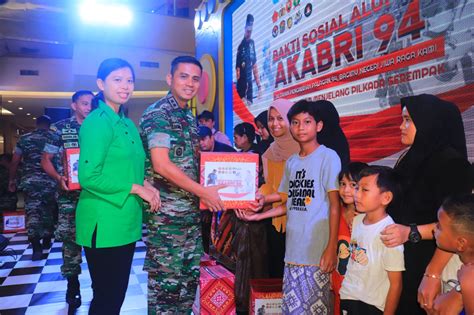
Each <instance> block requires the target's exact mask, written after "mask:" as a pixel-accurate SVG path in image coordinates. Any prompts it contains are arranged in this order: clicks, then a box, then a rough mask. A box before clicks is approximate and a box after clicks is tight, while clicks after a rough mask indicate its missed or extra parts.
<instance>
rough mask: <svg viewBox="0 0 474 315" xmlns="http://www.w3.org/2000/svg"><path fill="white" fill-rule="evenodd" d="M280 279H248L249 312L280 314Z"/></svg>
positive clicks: (257, 314)
mask: <svg viewBox="0 0 474 315" xmlns="http://www.w3.org/2000/svg"><path fill="white" fill-rule="evenodd" d="M282 286H283V282H282V279H252V280H250V303H249V314H250V315H253V314H255V315H260V314H274V315H276V314H282V312H281V303H282V297H283V293H282Z"/></svg>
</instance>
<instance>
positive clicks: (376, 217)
mask: <svg viewBox="0 0 474 315" xmlns="http://www.w3.org/2000/svg"><path fill="white" fill-rule="evenodd" d="M398 191H399V189H398V184H397V181H396V178H395V175H394V173H393V170H392V169H391V168H389V167H385V166H369V167H367V168H365V169H364V170H363V171H362V172H361V174H360V180H359V183H358V188H357V190H356V194H355V204H356V209H357V211H358V212H360V213H362V214H360V215H358V216H356V217H355V218H354V221H353V223H352V234H351V244H350V249H351V256H350V257H351V258H350V260H349V263H348V265H347V271H346V275H345V278H344V281H343V282H342V287H341V290H340V294H341V313H342V314H344V315H346V314H347V315H354V314H355V315H358V314H360V315H371V314H395V311H396V309H397V306H398V301H399V299H400V293H401V291H402V271H404V270H405V265H404V259H403V246H402V245H400V246H397V247H393V248H388V247H385V245H383V243H382V241H381V240H380V232H381V231H382V230H383V229H384V228H385V227H386V226H387V225H390V224H393V223H394V221H393V220H392V218H391V217H390V216H389V215H388V214H387V208H389V206H394V200H396V199H397V196H398Z"/></svg>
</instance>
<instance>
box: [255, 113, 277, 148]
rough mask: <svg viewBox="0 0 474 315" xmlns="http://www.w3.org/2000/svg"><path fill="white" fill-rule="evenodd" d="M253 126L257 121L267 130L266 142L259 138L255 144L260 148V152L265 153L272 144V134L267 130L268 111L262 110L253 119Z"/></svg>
mask: <svg viewBox="0 0 474 315" xmlns="http://www.w3.org/2000/svg"><path fill="white" fill-rule="evenodd" d="M253 121H254V123H255V125H257V121H258V122H260V123H261V124H262V125H263V127H264V128H265V129H267V132H268V135H269V138H268V139H267V140H263V139H262V137H261V136H259V137H257V144H258V145H259V146H260V147H261V148H262V152H265V151H266V150H267V149H268V147H269V146H270V144H271V143H272V142H273V137H272V134H271V133H270V129H268V110H264V111H263V112H261V113H260V114H258V115H257V117H255V119H254V120H253Z"/></svg>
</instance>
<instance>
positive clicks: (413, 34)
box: [225, 0, 474, 165]
mask: <svg viewBox="0 0 474 315" xmlns="http://www.w3.org/2000/svg"><path fill="white" fill-rule="evenodd" d="M473 12H474V0H452V1H424V0H423V1H422V0H411V1H407V0H395V1H390V0H366V1H362V0H356V1H327V0H320V1H311V0H248V1H235V2H234V3H232V4H231V5H230V8H229V13H228V14H226V16H225V17H226V19H230V21H231V23H229V21H226V24H225V25H229V24H230V25H232V30H228V29H227V28H226V29H225V33H226V34H227V33H228V32H231V33H232V40H231V46H232V47H231V50H232V51H231V52H230V51H228V50H230V46H226V51H225V56H227V59H226V68H225V70H226V71H232V82H231V83H232V84H226V87H227V90H226V93H230V94H232V103H233V111H234V121H233V123H234V125H235V124H237V123H239V122H241V121H248V122H253V117H255V116H256V115H258V114H259V113H260V112H262V111H263V110H266V109H267V108H268V106H269V104H270V103H271V102H272V101H273V100H274V99H278V98H286V99H291V100H295V101H297V100H299V99H303V98H304V99H311V100H329V101H331V102H333V103H334V104H335V106H336V108H337V110H338V112H339V114H340V116H341V122H342V124H343V129H344V131H345V133H346V135H347V136H348V138H349V143H350V146H351V157H352V160H362V161H366V162H373V161H380V160H383V159H387V158H388V159H389V160H390V162H389V163H387V164H388V165H393V162H394V159H396V157H397V156H398V155H399V154H400V151H401V150H402V149H403V148H402V146H401V144H400V131H399V129H398V126H399V124H400V123H401V118H400V113H401V111H400V107H399V104H400V98H402V97H405V96H410V95H417V94H422V93H428V94H434V95H438V96H439V97H442V98H444V99H446V100H448V101H452V102H454V103H456V104H457V105H458V106H459V107H460V109H461V111H462V112H463V119H464V123H465V128H466V136H467V142H468V144H469V143H473V142H474V136H473V135H474V131H473V130H472V129H473V128H471V126H472V125H473V118H474V112H473V109H472V105H473V100H474V86H473V82H474V73H473V65H472V56H473V54H474V40H473V36H474V35H473V34H474V32H473V31H474V16H473V14H474V13H473ZM226 78H229V76H228V77H226ZM361 140H362V141H361ZM380 140H381V141H382V142H381V143H380ZM377 143H378V145H379V146H377ZM361 144H365V145H364V146H361ZM369 145H370V147H368V146H369ZM468 150H469V158H470V160H471V161H473V160H474V148H473V147H472V146H469V148H468Z"/></svg>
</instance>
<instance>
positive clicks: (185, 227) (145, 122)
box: [140, 93, 202, 314]
mask: <svg viewBox="0 0 474 315" xmlns="http://www.w3.org/2000/svg"><path fill="white" fill-rule="evenodd" d="M140 127H141V130H142V137H143V143H144V144H145V151H146V152H147V169H148V175H150V176H151V177H152V179H153V182H154V185H155V187H157V188H159V190H160V194H161V204H162V206H161V208H160V210H159V212H158V213H156V214H153V213H147V215H148V218H147V227H148V240H147V254H146V259H145V266H144V269H145V270H146V271H148V313H149V314H162V313H172V314H175V313H179V314H185V313H187V312H190V310H191V306H192V303H193V300H194V295H195V293H196V288H197V281H198V277H199V260H200V257H201V254H202V242H201V231H200V213H199V205H198V200H197V198H196V196H194V195H193V194H191V193H189V192H187V191H185V190H183V189H181V188H179V187H177V186H176V185H174V184H172V183H170V182H169V181H167V180H166V179H165V178H163V177H162V176H160V175H159V174H157V173H154V172H153V170H152V168H151V164H150V163H149V162H150V148H154V147H166V148H169V158H170V160H171V162H173V163H174V164H175V165H176V166H177V167H179V168H180V169H181V170H182V171H183V172H184V173H185V174H186V175H187V176H188V177H189V178H191V179H192V180H194V181H197V180H198V150H199V138H198V133H197V132H198V131H197V126H196V121H195V118H194V117H193V115H192V113H191V110H190V109H189V108H185V109H182V108H180V107H179V105H178V103H177V101H176V99H175V98H174V97H173V96H172V95H171V93H169V94H168V95H167V96H166V97H164V98H162V99H161V100H159V101H158V102H156V103H154V104H152V105H151V106H150V107H148V108H147V109H146V110H145V112H144V113H143V116H142V118H141V120H140Z"/></svg>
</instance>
